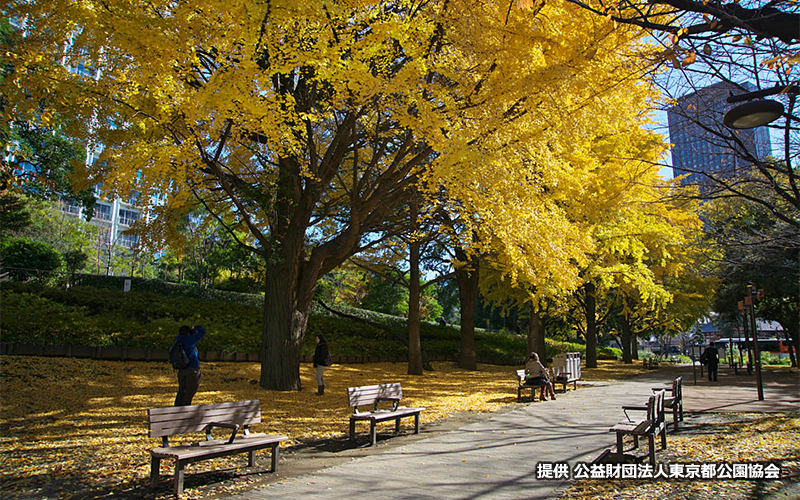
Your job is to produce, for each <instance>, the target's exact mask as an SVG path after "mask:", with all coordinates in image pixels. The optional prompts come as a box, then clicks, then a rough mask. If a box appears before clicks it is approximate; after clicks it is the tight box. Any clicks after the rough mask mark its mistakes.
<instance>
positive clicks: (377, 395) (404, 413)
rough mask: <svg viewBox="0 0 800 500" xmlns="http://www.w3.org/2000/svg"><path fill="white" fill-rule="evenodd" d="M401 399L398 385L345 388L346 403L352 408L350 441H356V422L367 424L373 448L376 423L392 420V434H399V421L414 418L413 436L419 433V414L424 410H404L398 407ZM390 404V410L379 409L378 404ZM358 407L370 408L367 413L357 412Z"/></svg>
mask: <svg viewBox="0 0 800 500" xmlns="http://www.w3.org/2000/svg"><path fill="white" fill-rule="evenodd" d="M401 399H403V389H402V388H401V387H400V384H399V383H391V384H381V385H366V386H361V387H348V388H347V402H348V404H349V405H350V406H352V407H353V414H352V415H350V440H351V441H355V439H356V422H361V421H367V422H369V435H370V442H371V444H372V445H373V446H374V445H375V443H376V441H377V431H376V429H375V425H376V424H377V423H378V422H384V421H386V420H394V421H395V425H394V432H395V433H398V432H400V419H401V418H403V417H414V434H418V433H419V414H420V412H421V411H422V410H424V409H425V408H406V407H404V406H398V405H399V403H400V400H401ZM380 402H391V403H392V408H391V409H383V410H381V409H379V408H378V403H380ZM360 406H372V410H371V411H368V412H361V411H359V407H360Z"/></svg>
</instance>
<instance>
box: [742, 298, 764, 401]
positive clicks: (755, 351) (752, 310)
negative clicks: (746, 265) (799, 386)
mask: <svg viewBox="0 0 800 500" xmlns="http://www.w3.org/2000/svg"><path fill="white" fill-rule="evenodd" d="M763 296H764V290H756V286H755V285H754V284H752V283H748V284H747V295H746V296H745V298H744V303H745V305H746V306H750V330H751V331H752V333H753V357H754V358H755V360H754V361H755V365H756V386H757V388H758V400H759V401H764V385H763V383H762V381H761V350H760V349H759V347H758V331H757V330H756V315H755V307H754V304H753V303H754V302H755V301H756V300H758V299H760V298H762V297H763Z"/></svg>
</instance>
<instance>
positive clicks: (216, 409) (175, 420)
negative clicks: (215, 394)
mask: <svg viewBox="0 0 800 500" xmlns="http://www.w3.org/2000/svg"><path fill="white" fill-rule="evenodd" d="M260 422H261V407H260V404H259V401H258V400H253V401H237V402H233V403H218V404H207V405H194V406H170V407H166V408H153V409H151V410H148V411H147V424H148V428H149V436H150V437H151V438H159V437H160V438H161V439H162V446H161V447H160V448H154V449H153V450H150V458H151V463H150V486H151V487H155V486H156V485H158V482H159V472H160V467H161V459H162V458H174V459H175V477H174V490H175V496H176V497H177V496H180V494H181V493H183V469H184V466H185V465H186V464H188V463H192V462H198V461H200V460H208V459H211V458H218V457H225V456H228V455H235V454H239V453H247V454H248V466H249V467H252V466H253V465H254V464H255V452H256V450H261V449H264V448H271V449H272V471H273V472H274V471H275V470H276V468H277V466H278V456H279V452H278V446H279V444H280V442H281V441H285V440H287V439H289V438H287V437H286V436H281V435H267V434H261V433H255V434H252V433H250V430H249V426H250V425H252V424H258V423H260ZM214 427H221V428H224V429H228V431H229V432H230V435H229V436H228V437H226V438H224V439H212V437H211V429H213V428H214ZM240 430H241V435H239V431H240ZM192 432H205V434H206V439H205V441H201V442H198V443H193V444H189V445H180V446H170V445H169V437H170V436H175V435H178V434H188V433H192Z"/></svg>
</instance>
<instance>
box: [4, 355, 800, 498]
mask: <svg viewBox="0 0 800 500" xmlns="http://www.w3.org/2000/svg"><path fill="white" fill-rule="evenodd" d="M202 368H203V375H202V381H201V385H200V391H199V392H198V394H197V396H195V399H194V401H193V403H195V404H203V403H217V402H223V401H238V400H244V399H259V400H260V401H261V407H262V414H263V415H264V420H265V422H264V423H262V424H261V425H259V426H256V427H255V429H254V430H255V431H258V432H267V433H280V434H285V435H287V436H289V437H291V438H292V440H291V441H290V442H289V443H285V444H288V445H290V446H292V445H293V446H294V449H296V450H298V449H303V448H304V447H306V448H307V447H309V446H310V444H313V443H320V442H323V443H324V442H329V441H330V442H336V443H343V442H344V441H345V438H346V434H347V425H348V424H347V422H348V418H347V417H348V415H349V413H350V412H351V411H352V410H351V409H350V408H349V407H348V406H347V403H346V398H345V397H344V395H345V388H347V387H351V386H356V385H369V384H375V383H381V382H395V381H396V382H401V383H402V386H403V396H404V401H403V404H405V405H408V406H412V405H414V406H425V407H426V408H427V410H426V411H425V412H423V414H422V422H423V423H431V422H433V421H440V422H444V420H442V419H445V418H446V417H448V416H451V415H453V414H455V413H456V412H492V411H496V410H498V409H500V408H502V407H504V406H508V405H512V404H515V403H516V391H515V390H514V389H513V387H514V374H513V371H514V370H515V369H517V368H518V367H513V366H507V367H500V366H491V365H481V366H480V370H479V371H477V372H468V371H464V370H461V369H458V368H455V367H454V366H453V364H452V363H434V368H435V370H436V371H435V372H432V373H426V375H425V376H423V377H412V376H409V375H407V374H406V373H405V372H406V369H407V366H406V364H405V363H396V364H395V363H376V364H366V365H337V366H334V367H332V368H331V369H329V370H328V373H327V374H326V382H327V384H326V393H325V396H323V397H318V396H316V395H315V392H316V387H315V383H314V376H313V371H312V370H313V369H312V367H311V366H310V365H308V364H303V365H301V368H300V373H301V379H302V383H303V386H304V390H303V391H300V392H275V391H265V390H263V389H261V388H260V387H259V386H258V385H257V384H256V383H255V380H256V379H257V378H258V375H259V365H258V364H256V363H204V364H203V367H202ZM643 371H644V370H642V368H641V365H640V364H635V365H627V366H626V365H622V364H621V363H617V362H603V361H601V362H600V367H599V368H597V369H593V370H584V372H583V379H584V380H611V379H616V378H623V377H627V376H632V375H635V374H637V373H641V372H643ZM175 388H176V381H175V372H174V371H173V370H172V369H171V368H170V367H169V366H168V364H166V363H158V362H150V363H147V362H115V361H97V360H79V359H67V358H37V357H17V356H2V357H0V391H1V392H0V393H1V394H2V401H1V405H0V457H2V461H1V462H0V482H2V490H1V491H2V497H4V498H106V497H108V496H115V497H117V498H125V499H133V498H155V499H161V498H169V497H171V495H170V488H169V486H168V484H167V485H165V487H164V488H161V489H159V490H156V491H155V492H153V491H151V490H148V489H147V485H148V478H149V472H150V471H149V467H150V456H149V450H150V449H151V448H153V447H155V446H157V445H158V442H157V441H156V440H154V439H150V438H148V437H147V429H146V428H147V424H146V415H147V409H148V408H155V407H161V406H171V405H172V403H173V400H174V394H175ZM759 425H762V426H770V425H776V426H778V427H776V428H779V429H780V432H760V433H758V435H757V437H756V435H754V436H752V441H746V440H743V436H744V435H742V436H737V437H734V438H733V440H729V438H727V437H726V436H727V435H728V434H729V433H730V432H734V431H735V432H740V433H745V432H755V431H754V429H755V428H756V427H754V426H743V427H741V428H735V429H725V428H721V430H716V429H712V432H710V436H708V437H704V435H698V436H689V435H687V436H686V438H685V439H686V440H687V442H686V443H685V444H680V443H681V441H680V439H683V438H675V439H671V440H670V443H671V444H670V449H669V451H670V452H672V450H680V451H675V453H679V454H681V455H685V456H687V457H692V460H694V461H698V460H701V458H702V456H701V455H698V454H697V453H700V452H701V451H704V450H706V452H707V450H712V449H713V450H725V449H726V448H725V446H724V445H726V443H729V442H735V443H743V444H741V445H739V446H738V447H736V448H735V449H737V450H746V449H748V448H754V449H755V448H758V449H763V450H764V456H772V457H783V456H786V455H787V454H788V455H791V453H789V452H788V451H786V450H789V449H791V448H792V447H794V449H795V450H796V449H797V447H798V446H797V440H798V439H800V438H798V434H800V433H798V432H795V435H794V436H792V435H791V433H790V432H788V431H785V430H786V429H791V428H792V426H794V430H795V431H796V430H797V425H798V421H797V419H794V420H781V421H775V422H773V421H772V420H765V421H764V422H763V423H759ZM192 438H194V439H193V440H196V439H197V438H198V436H192ZM692 439H701V441H699V442H696V443H695V442H694V441H691V440H692ZM702 439H710V440H717V441H719V442H717V441H714V442H704V441H702ZM781 440H782V441H781ZM673 443H675V444H673ZM726 453H727V452H724V453H723V454H722V455H720V456H714V457H711V456H709V458H707V459H708V460H721V459H722V458H720V457H723V458H724V457H725V456H727V455H726ZM291 454H292V451H291V450H288V452H287V453H286V454H285V455H291ZM795 456H797V454H796V453H795ZM308 458H309V459H313V455H308ZM262 462H267V464H264V465H268V460H262ZM242 464H243V457H242V456H234V457H227V458H224V459H219V460H212V461H204V462H199V463H196V464H193V465H192V466H191V474H190V476H197V475H206V476H208V477H209V479H208V480H203V481H199V482H195V484H194V485H192V484H191V482H189V483H188V484H187V490H186V492H187V496H188V497H189V498H210V497H214V496H220V495H224V493H225V492H231V491H238V490H241V489H247V488H248V487H249V486H250V483H251V482H254V481H256V480H257V478H258V471H256V473H255V474H253V473H248V474H240V473H239V468H240V467H241V466H242ZM172 466H173V464H172V461H164V463H163V465H162V467H163V469H162V473H163V474H164V476H166V478H171V477H172ZM195 485H200V486H197V487H194V486H195ZM619 486H620V485H619V484H614V485H612V487H613V488H619ZM578 487H579V488H581V489H580V490H576V491H575V492H574V494H573V495H572V496H582V497H583V498H587V499H588V498H592V499H600V498H610V497H611V496H615V497H616V496H619V495H618V494H617V493H613V494H612V493H610V492H609V491H607V490H604V489H603V486H602V485H600V484H594V483H591V484H590V485H589V486H580V485H579V486H578ZM649 487H650V485H647V484H644V485H641V486H640V487H637V488H642V489H646V488H649ZM626 494H628V493H626ZM630 495H632V496H628V497H627V498H646V496H642V497H640V496H637V495H638V493H636V490H633V493H630ZM686 498H693V497H686ZM698 498H699V497H698ZM742 498H745V497H742Z"/></svg>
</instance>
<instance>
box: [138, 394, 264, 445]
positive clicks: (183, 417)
mask: <svg viewBox="0 0 800 500" xmlns="http://www.w3.org/2000/svg"><path fill="white" fill-rule="evenodd" d="M212 423H227V424H236V425H239V426H240V427H244V426H249V425H252V424H258V423H261V405H260V403H259V401H258V400H257V399H255V400H251V401H237V402H233V403H216V404H207V405H193V406H169V407H166V408H153V409H150V410H147V426H148V429H149V436H150V437H151V438H156V437H168V436H174V435H176V434H186V433H189V432H202V431H204V430H206V428H207V427H208V424H212Z"/></svg>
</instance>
